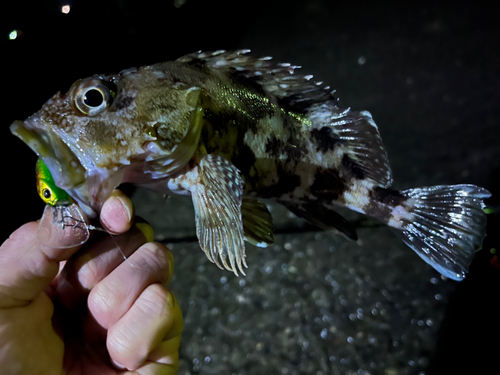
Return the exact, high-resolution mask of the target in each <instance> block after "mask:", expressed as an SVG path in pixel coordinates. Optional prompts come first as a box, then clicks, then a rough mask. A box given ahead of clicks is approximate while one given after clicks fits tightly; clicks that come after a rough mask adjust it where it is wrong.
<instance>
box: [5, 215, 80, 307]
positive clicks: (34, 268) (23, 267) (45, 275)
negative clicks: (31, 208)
mask: <svg viewBox="0 0 500 375" xmlns="http://www.w3.org/2000/svg"><path fill="white" fill-rule="evenodd" d="M37 231H38V222H31V223H27V224H24V225H23V226H22V227H20V228H19V229H17V230H16V231H15V232H14V233H12V234H11V235H10V237H9V238H8V239H7V240H6V241H5V242H4V243H3V244H2V246H1V247H0V269H1V270H2V272H0V308H11V307H20V306H25V305H27V304H29V303H30V302H31V301H33V300H34V299H35V298H36V297H38V295H39V294H40V293H42V292H43V291H44V290H45V288H47V286H48V285H49V284H50V282H51V281H52V280H53V279H54V277H55V276H56V275H57V272H58V271H59V262H61V261H63V260H67V259H69V258H70V257H71V256H72V255H73V254H74V253H75V252H76V251H77V250H78V249H79V248H80V247H81V246H77V247H72V248H56V247H50V246H46V245H43V244H41V243H40V242H39V241H38V238H37Z"/></svg>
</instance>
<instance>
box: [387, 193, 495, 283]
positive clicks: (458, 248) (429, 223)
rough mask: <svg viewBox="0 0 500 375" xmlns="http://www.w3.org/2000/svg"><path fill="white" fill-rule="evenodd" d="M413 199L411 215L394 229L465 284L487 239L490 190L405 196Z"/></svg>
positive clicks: (433, 263)
mask: <svg viewBox="0 0 500 375" xmlns="http://www.w3.org/2000/svg"><path fill="white" fill-rule="evenodd" d="M401 194H403V195H404V196H406V197H408V198H411V200H408V201H407V203H408V205H407V207H408V211H409V214H410V215H403V216H404V217H402V218H400V223H401V227H400V228H395V227H394V228H391V229H392V230H393V231H394V232H395V233H396V234H397V235H398V236H399V237H400V238H401V239H402V240H403V241H404V242H405V243H406V244H407V245H408V246H410V247H411V248H412V249H413V250H414V251H415V252H416V253H417V254H418V255H419V256H420V257H421V258H422V259H423V260H425V261H426V262H427V263H428V264H430V265H431V266H432V267H434V268H435V269H436V270H437V271H438V272H440V273H441V274H443V275H444V276H446V277H448V278H450V279H453V280H457V281H461V280H463V279H464V277H465V274H466V273H467V271H468V269H469V264H470V263H471V261H472V258H474V253H475V252H476V251H477V250H478V249H479V247H480V246H481V244H482V242H483V239H484V237H485V235H486V233H485V229H486V228H485V227H486V215H485V214H484V213H483V210H482V209H483V208H484V203H483V200H484V199H486V198H488V197H490V196H491V194H490V192H489V191H488V190H486V189H483V188H480V187H478V186H474V185H453V186H444V185H443V186H432V187H424V188H417V189H408V190H404V191H402V192H401Z"/></svg>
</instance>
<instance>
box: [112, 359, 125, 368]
mask: <svg viewBox="0 0 500 375" xmlns="http://www.w3.org/2000/svg"><path fill="white" fill-rule="evenodd" d="M111 362H113V366H115V367H116V368H117V369H119V370H126V369H127V368H126V367H125V366H123V365H122V364H120V363H118V362H116V361H115V360H114V359H112V360H111Z"/></svg>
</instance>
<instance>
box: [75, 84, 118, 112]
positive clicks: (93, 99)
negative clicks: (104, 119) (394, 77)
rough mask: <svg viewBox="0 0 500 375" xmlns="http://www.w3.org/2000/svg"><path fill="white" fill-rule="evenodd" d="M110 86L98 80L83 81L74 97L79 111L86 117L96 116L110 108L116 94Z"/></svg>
mask: <svg viewBox="0 0 500 375" xmlns="http://www.w3.org/2000/svg"><path fill="white" fill-rule="evenodd" d="M110 85H111V84H110V83H109V82H106V81H103V80H101V79H98V78H89V79H85V80H82V81H81V82H80V83H79V85H78V87H77V88H76V90H75V91H74V94H73V95H72V96H73V99H74V101H75V105H76V107H77V108H78V110H80V112H82V113H83V114H85V115H88V116H95V115H97V114H99V113H101V112H102V111H104V110H105V109H106V108H108V107H109V106H110V105H111V103H112V102H113V97H114V94H115V93H114V91H113V90H112V89H111V87H110Z"/></svg>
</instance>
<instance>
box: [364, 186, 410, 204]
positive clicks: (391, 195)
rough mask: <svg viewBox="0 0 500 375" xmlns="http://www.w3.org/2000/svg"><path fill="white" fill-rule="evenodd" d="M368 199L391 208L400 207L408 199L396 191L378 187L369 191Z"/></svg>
mask: <svg viewBox="0 0 500 375" xmlns="http://www.w3.org/2000/svg"><path fill="white" fill-rule="evenodd" d="M370 198H372V199H373V200H375V201H378V202H381V203H383V204H384V205H387V206H391V207H396V206H400V205H401V204H402V203H404V202H406V200H407V199H408V197H405V196H404V195H403V194H401V193H400V192H399V191H397V190H392V189H384V188H380V187H374V188H373V190H371V191H370Z"/></svg>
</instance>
